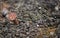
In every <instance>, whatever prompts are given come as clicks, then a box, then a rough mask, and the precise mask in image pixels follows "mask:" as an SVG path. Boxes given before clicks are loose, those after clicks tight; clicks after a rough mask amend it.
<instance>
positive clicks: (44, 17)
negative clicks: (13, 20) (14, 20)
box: [0, 0, 60, 38]
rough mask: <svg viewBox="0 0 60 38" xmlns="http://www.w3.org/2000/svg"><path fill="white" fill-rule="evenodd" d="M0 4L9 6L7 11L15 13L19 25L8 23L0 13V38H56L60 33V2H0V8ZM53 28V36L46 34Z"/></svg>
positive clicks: (23, 0) (53, 0)
mask: <svg viewBox="0 0 60 38" xmlns="http://www.w3.org/2000/svg"><path fill="white" fill-rule="evenodd" d="M2 3H7V4H9V6H10V7H9V8H8V10H9V11H14V12H16V14H17V19H18V20H19V21H20V23H19V24H18V25H16V24H13V23H10V21H9V20H8V19H7V18H6V17H2V15H3V14H2V12H0V38H57V35H56V33H58V34H59V33H60V32H59V29H60V28H59V27H60V25H59V24H60V0H0V5H1V7H3V6H2ZM0 11H2V10H1V8H0ZM49 27H51V28H49ZM40 28H41V29H43V30H41V29H40ZM55 28H56V29H57V31H56V33H54V35H50V34H49V32H47V31H48V29H55ZM46 30H47V31H46ZM42 31H45V32H44V34H42ZM53 32H54V31H53ZM46 33H47V34H46ZM39 36H41V37H39Z"/></svg>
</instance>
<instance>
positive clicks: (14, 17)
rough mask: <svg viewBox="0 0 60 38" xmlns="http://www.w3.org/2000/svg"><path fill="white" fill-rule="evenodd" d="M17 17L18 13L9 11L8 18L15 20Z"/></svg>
mask: <svg viewBox="0 0 60 38" xmlns="http://www.w3.org/2000/svg"><path fill="white" fill-rule="evenodd" d="M16 17H17V15H16V13H9V14H8V15H7V18H8V20H11V21H13V20H15V19H16Z"/></svg>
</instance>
